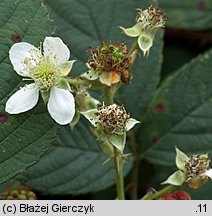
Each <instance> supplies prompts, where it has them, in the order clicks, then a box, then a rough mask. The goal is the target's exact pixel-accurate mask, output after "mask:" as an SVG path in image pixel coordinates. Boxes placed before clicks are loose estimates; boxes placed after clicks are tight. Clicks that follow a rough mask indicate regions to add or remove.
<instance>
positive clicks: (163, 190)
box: [142, 185, 177, 200]
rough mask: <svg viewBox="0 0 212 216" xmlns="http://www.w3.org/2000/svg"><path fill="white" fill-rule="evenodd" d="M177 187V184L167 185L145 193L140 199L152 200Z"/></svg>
mask: <svg viewBox="0 0 212 216" xmlns="http://www.w3.org/2000/svg"><path fill="white" fill-rule="evenodd" d="M176 188H177V186H175V185H168V186H167V187H165V188H163V189H161V190H159V191H157V192H155V193H152V194H149V193H147V194H146V195H145V196H144V197H143V198H142V200H154V199H157V198H159V197H161V196H163V195H164V194H165V193H167V192H171V191H173V190H175V189H176Z"/></svg>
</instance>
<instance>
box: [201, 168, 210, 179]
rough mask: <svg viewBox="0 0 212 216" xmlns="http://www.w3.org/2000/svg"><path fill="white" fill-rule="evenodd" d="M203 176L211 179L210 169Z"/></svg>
mask: <svg viewBox="0 0 212 216" xmlns="http://www.w3.org/2000/svg"><path fill="white" fill-rule="evenodd" d="M203 175H204V176H208V177H209V178H211V179H212V169H209V170H207V171H206V172H205V173H204V174H203Z"/></svg>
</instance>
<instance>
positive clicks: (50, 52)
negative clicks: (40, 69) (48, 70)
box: [43, 37, 70, 64]
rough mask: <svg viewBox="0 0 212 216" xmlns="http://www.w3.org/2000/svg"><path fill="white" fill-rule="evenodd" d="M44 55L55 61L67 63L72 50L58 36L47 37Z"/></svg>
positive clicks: (44, 43)
mask: <svg viewBox="0 0 212 216" xmlns="http://www.w3.org/2000/svg"><path fill="white" fill-rule="evenodd" d="M43 50H44V55H45V56H49V57H50V58H51V60H52V61H53V62H55V61H56V62H55V63H58V64H60V63H65V62H66V61H68V59H69V58H70V51H69V49H68V47H67V46H66V45H65V44H64V43H63V41H62V40H61V39H60V38H58V37H46V38H45V39H44V42H43Z"/></svg>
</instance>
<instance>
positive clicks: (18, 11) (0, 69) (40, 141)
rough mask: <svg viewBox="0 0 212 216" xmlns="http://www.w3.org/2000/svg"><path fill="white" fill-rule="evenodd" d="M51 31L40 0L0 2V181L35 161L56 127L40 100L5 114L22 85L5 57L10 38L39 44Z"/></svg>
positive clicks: (11, 40)
mask: <svg viewBox="0 0 212 216" xmlns="http://www.w3.org/2000/svg"><path fill="white" fill-rule="evenodd" d="M52 31H53V25H52V23H51V22H50V21H49V20H48V19H47V11H46V8H44V7H43V6H42V5H41V3H40V1H37V0H24V1H18V0H17V1H13V0H8V1H3V0H2V1H1V2H0V37H1V43H0V73H1V76H0V112H1V116H3V117H2V118H3V119H4V120H5V121H2V122H1V124H0V131H1V132H0V183H2V182H4V181H6V180H8V179H10V178H12V177H14V176H15V175H17V174H18V173H20V172H22V171H24V170H25V169H26V168H27V167H29V166H31V165H32V164H34V163H36V162H37V161H38V160H39V159H40V157H41V155H42V154H43V153H44V152H45V151H46V150H47V149H48V148H49V146H50V144H51V142H52V141H53V140H54V138H55V137H56V126H55V123H54V122H53V121H52V120H51V118H50V117H49V115H48V114H46V109H45V107H44V105H43V104H42V103H41V104H39V105H38V106H37V108H36V109H33V110H32V111H30V112H28V113H25V114H21V115H7V114H6V113H4V108H5V104H6V101H7V99H8V98H9V97H10V96H11V95H12V94H13V93H14V92H15V91H17V90H18V89H19V87H20V86H23V85H24V83H22V82H21V77H19V76H18V75H17V74H16V72H14V70H13V68H12V65H11V63H10V61H9V58H8V53H9V49H10V47H11V46H12V44H13V40H19V39H20V38H21V39H22V40H23V41H27V42H29V43H30V42H31V43H32V44H34V45H37V46H39V42H41V41H42V40H43V38H44V36H46V35H48V34H51V32H52Z"/></svg>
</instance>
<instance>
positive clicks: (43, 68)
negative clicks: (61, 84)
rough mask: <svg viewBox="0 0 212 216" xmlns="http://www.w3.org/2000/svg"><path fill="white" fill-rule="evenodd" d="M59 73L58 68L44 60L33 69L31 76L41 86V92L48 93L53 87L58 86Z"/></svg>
mask: <svg viewBox="0 0 212 216" xmlns="http://www.w3.org/2000/svg"><path fill="white" fill-rule="evenodd" d="M58 71H59V68H58V67H56V66H55V65H54V64H52V63H50V61H49V60H48V59H45V58H44V59H42V60H41V61H40V62H39V63H38V64H37V65H36V66H35V67H34V68H32V69H31V71H30V74H31V76H32V77H33V79H34V81H35V82H36V83H37V84H38V85H39V87H40V90H41V91H48V90H49V89H50V88H51V87H52V86H55V85H56V82H57V78H58V74H59V73H58Z"/></svg>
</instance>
